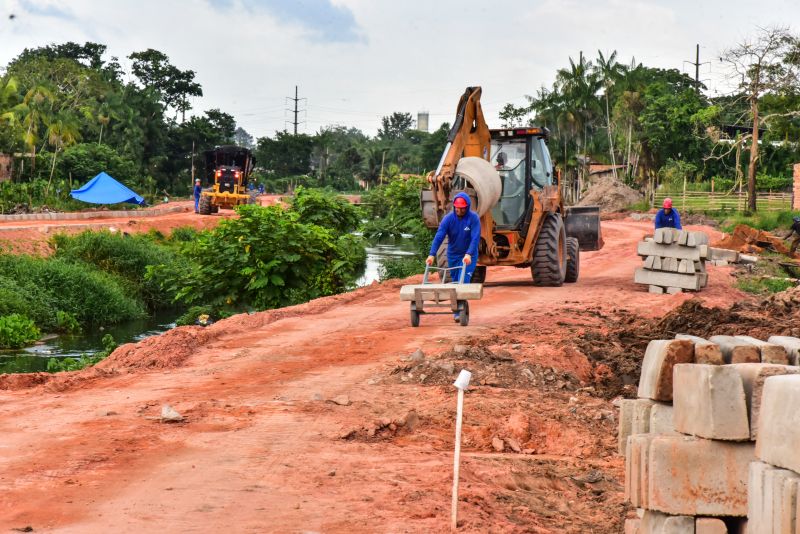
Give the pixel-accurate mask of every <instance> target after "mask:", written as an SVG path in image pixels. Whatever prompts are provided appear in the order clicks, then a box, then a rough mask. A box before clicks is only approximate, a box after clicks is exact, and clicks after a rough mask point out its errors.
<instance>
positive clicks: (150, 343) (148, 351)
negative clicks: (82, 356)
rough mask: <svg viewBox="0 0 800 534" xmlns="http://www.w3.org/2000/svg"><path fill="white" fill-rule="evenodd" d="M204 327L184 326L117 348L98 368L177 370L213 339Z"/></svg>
mask: <svg viewBox="0 0 800 534" xmlns="http://www.w3.org/2000/svg"><path fill="white" fill-rule="evenodd" d="M212 337H216V336H212V335H211V332H208V331H206V329H205V328H203V327H202V326H182V327H180V328H175V329H173V330H170V331H169V332H165V333H164V334H162V335H160V336H153V337H148V338H147V339H143V340H142V341H140V342H138V343H127V344H125V345H122V346H121V347H119V348H117V350H115V351H114V352H112V353H111V355H109V357H108V358H106V359H105V360H103V361H101V362H100V363H98V364H97V365H96V367H97V368H98V369H120V368H124V369H169V368H172V367H178V366H179V365H181V364H182V363H183V362H184V361H186V358H188V357H189V356H190V355H191V354H192V353H193V352H194V351H195V350H196V349H197V347H199V346H202V345H204V344H206V343H208V341H209V340H210V339H211V338H212Z"/></svg>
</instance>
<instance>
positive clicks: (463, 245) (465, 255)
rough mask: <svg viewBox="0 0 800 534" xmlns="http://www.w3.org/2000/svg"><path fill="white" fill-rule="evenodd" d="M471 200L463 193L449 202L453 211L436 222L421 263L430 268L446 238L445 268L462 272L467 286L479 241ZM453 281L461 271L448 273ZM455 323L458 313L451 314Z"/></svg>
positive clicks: (475, 214) (479, 233) (479, 235)
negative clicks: (435, 229) (436, 228)
mask: <svg viewBox="0 0 800 534" xmlns="http://www.w3.org/2000/svg"><path fill="white" fill-rule="evenodd" d="M471 204H472V203H471V201H470V198H469V195H467V194H466V193H463V192H462V193H458V194H457V195H456V197H455V198H454V199H453V211H451V212H450V213H448V214H447V215H445V216H444V218H443V219H442V222H441V223H439V229H438V230H437V231H436V236H435V237H434V238H433V243H432V244H431V250H430V252H429V253H428V254H429V255H428V258H427V259H426V260H425V263H427V264H428V265H433V262H434V261H436V251H438V250H439V246H440V245H441V244H442V242H443V241H444V238H445V237H447V266H448V267H450V268H454V267H461V268H462V269H465V272H464V283H469V281H470V280H471V279H472V273H474V272H475V266H476V260H477V258H478V243H479V242H480V239H481V219H480V217H478V214H477V213H475V212H474V211H471V210H470V206H471ZM450 275H451V278H452V279H453V280H460V279H461V271H460V270H455V271H450ZM454 319H455V320H456V321H457V320H458V314H455V315H454Z"/></svg>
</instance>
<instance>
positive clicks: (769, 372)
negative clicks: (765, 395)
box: [730, 363, 800, 441]
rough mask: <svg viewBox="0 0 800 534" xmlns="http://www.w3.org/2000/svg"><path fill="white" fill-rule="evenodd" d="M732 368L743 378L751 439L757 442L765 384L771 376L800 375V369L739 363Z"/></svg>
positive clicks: (786, 366) (766, 364)
mask: <svg viewBox="0 0 800 534" xmlns="http://www.w3.org/2000/svg"><path fill="white" fill-rule="evenodd" d="M730 367H732V368H733V369H735V370H736V372H738V373H739V375H740V376H741V377H742V385H743V386H744V395H745V401H746V402H747V413H748V419H749V421H750V439H751V440H752V441H755V440H756V438H757V436H758V421H759V417H760V413H761V395H762V391H763V390H764V382H765V381H766V380H767V378H769V377H771V376H779V375H790V374H798V373H800V369H797V368H794V367H790V366H788V365H776V364H769V363H737V364H733V365H731V366H730Z"/></svg>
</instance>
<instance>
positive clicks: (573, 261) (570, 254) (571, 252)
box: [564, 237, 581, 284]
mask: <svg viewBox="0 0 800 534" xmlns="http://www.w3.org/2000/svg"><path fill="white" fill-rule="evenodd" d="M580 270H581V245H580V242H579V241H578V238H577V237H568V238H567V275H566V276H565V277H564V282H566V283H568V284H571V283H573V282H577V281H578V274H579V273H580Z"/></svg>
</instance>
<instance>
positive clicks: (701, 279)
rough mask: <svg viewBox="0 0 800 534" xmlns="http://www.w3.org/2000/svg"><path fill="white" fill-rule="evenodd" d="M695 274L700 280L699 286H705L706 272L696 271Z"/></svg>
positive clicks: (706, 283)
mask: <svg viewBox="0 0 800 534" xmlns="http://www.w3.org/2000/svg"><path fill="white" fill-rule="evenodd" d="M696 276H697V278H698V280H699V282H700V287H701V288H703V287H706V286H707V285H708V273H705V272H703V273H697V274H696Z"/></svg>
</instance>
